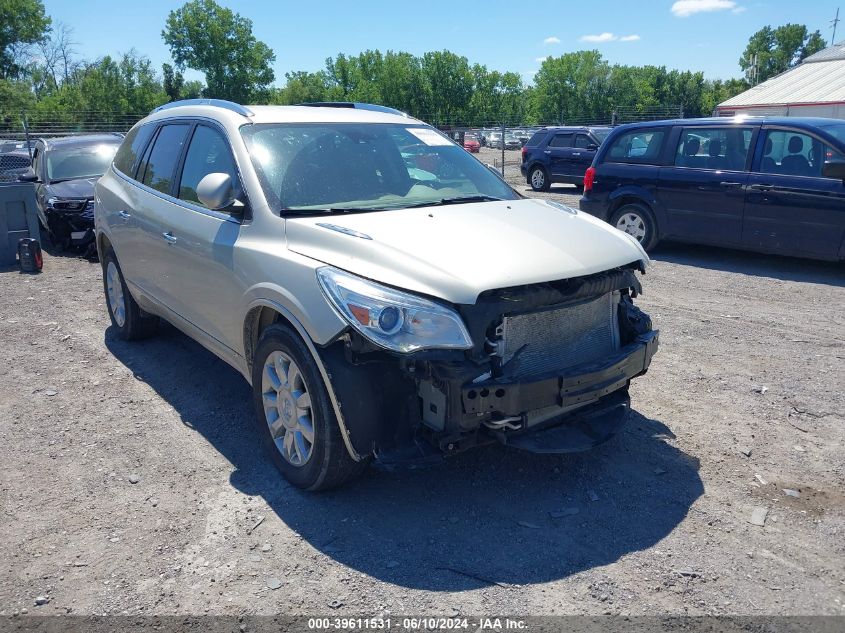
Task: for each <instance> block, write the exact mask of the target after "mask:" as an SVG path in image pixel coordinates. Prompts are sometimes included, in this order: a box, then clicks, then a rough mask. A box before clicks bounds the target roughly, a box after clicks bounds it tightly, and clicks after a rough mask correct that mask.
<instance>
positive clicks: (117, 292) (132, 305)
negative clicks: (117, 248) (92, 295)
mask: <svg viewBox="0 0 845 633" xmlns="http://www.w3.org/2000/svg"><path fill="white" fill-rule="evenodd" d="M103 289H104V290H105V293H106V306H107V307H108V310H109V317H110V318H111V322H112V325H113V326H114V327H115V329H116V330H117V335H118V336H119V337H120V338H122V339H123V340H124V341H134V340H138V339H141V338H145V337H147V336H149V335H150V334H152V333H153V332H154V331H155V329H156V327H157V326H158V318H157V317H154V316H150V315H146V314H144V313H143V312H142V311H141V308H140V307H139V306H138V304H137V303H136V302H135V299H133V298H132V295H131V294H130V293H129V290H128V288H127V287H126V281H125V280H124V278H123V272H122V271H121V270H120V264H118V263H117V258H116V257H115V255H114V251H113V250H112V249H109V250H108V252H106V256H105V257H104V258H103Z"/></svg>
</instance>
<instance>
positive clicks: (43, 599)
mask: <svg viewBox="0 0 845 633" xmlns="http://www.w3.org/2000/svg"><path fill="white" fill-rule="evenodd" d="M48 602H50V596H38V597H37V598H35V606H37V607H40V606H42V605H45V604H47V603H48Z"/></svg>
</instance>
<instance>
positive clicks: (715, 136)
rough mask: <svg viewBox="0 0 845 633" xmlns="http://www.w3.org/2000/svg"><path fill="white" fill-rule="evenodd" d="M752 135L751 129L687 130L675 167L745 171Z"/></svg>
mask: <svg viewBox="0 0 845 633" xmlns="http://www.w3.org/2000/svg"><path fill="white" fill-rule="evenodd" d="M751 135H752V131H751V129H750V128H737V127H702V128H686V129H684V130H683V132H682V133H681V137H680V138H679V139H678V147H677V148H675V166H677V167H692V168H698V169H716V170H729V171H743V170H744V169H745V161H746V159H747V158H748V151H749V149H750V147H751Z"/></svg>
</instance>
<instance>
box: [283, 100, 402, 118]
mask: <svg viewBox="0 0 845 633" xmlns="http://www.w3.org/2000/svg"><path fill="white" fill-rule="evenodd" d="M296 105H301V106H309V107H312V108H355V109H357V110H372V111H373V112H385V113H387V114H398V115H399V116H403V117H405V118H408V115H407V113H405V112H402V111H401V110H397V109H396V108H389V107H387V106H383V105H378V104H376V103H359V102H357V101H313V102H311V103H297V104H296Z"/></svg>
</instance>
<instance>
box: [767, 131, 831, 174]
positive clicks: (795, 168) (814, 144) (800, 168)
mask: <svg viewBox="0 0 845 633" xmlns="http://www.w3.org/2000/svg"><path fill="white" fill-rule="evenodd" d="M832 159H839V160H841V159H842V155H841V154H840V153H839V152H837V151H836V150H835V149H833V148H832V147H830V146H829V145H827V144H826V143H822V142H821V141H820V140H819V139H817V138H815V137H812V136H810V135H808V134H801V133H800V132H793V131H791V130H767V131H766V142H765V146H764V148H763V159H762V160H761V161H760V168H759V171H761V172H763V173H766V174H780V175H782V176H808V177H811V178H821V176H822V167H823V165H824V163H825V161H828V160H832Z"/></svg>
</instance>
